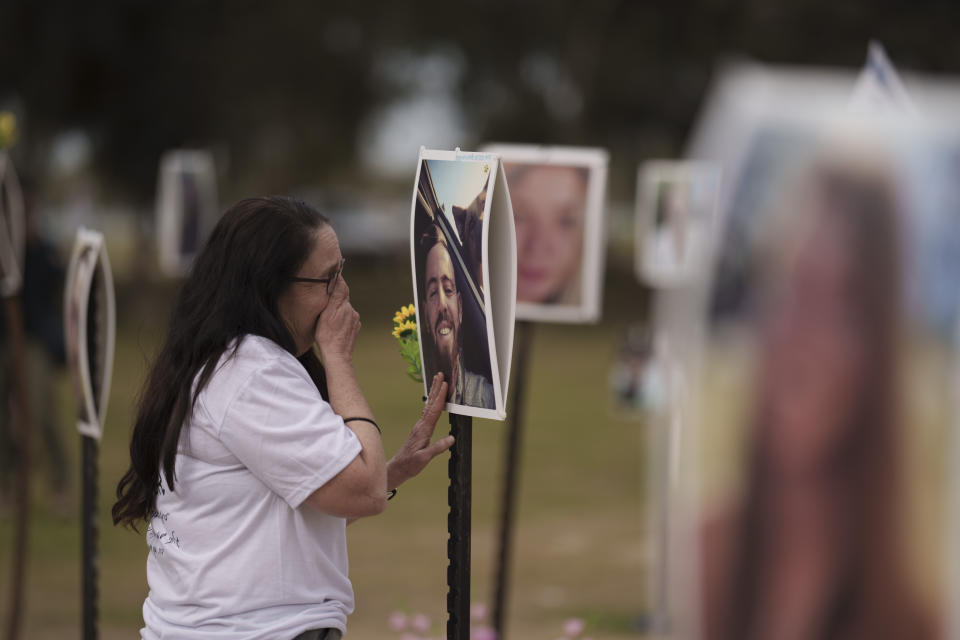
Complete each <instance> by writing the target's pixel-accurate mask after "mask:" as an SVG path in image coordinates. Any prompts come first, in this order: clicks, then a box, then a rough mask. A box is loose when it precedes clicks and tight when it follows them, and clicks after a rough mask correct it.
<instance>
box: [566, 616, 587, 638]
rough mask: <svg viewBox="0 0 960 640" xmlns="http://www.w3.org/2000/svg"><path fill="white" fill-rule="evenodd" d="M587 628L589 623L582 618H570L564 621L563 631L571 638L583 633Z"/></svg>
mask: <svg viewBox="0 0 960 640" xmlns="http://www.w3.org/2000/svg"><path fill="white" fill-rule="evenodd" d="M586 628H587V623H585V622H584V621H583V619H582V618H570V619H569V620H567V621H566V622H564V623H563V633H564V635H566V636H568V637H570V638H575V637H577V636H578V635H580V634H581V633H583V630H584V629H586Z"/></svg>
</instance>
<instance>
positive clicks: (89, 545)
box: [80, 436, 100, 640]
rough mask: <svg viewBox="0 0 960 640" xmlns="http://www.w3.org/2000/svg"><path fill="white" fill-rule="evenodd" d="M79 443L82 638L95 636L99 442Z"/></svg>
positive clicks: (86, 439)
mask: <svg viewBox="0 0 960 640" xmlns="http://www.w3.org/2000/svg"><path fill="white" fill-rule="evenodd" d="M80 440H81V441H82V443H83V479H82V487H83V488H82V491H83V495H82V504H83V516H82V518H83V530H82V533H81V545H82V552H83V640H96V638H97V595H98V594H97V582H98V578H99V575H100V567H99V562H98V558H97V538H98V537H99V536H98V533H99V527H98V525H97V512H98V509H97V486H98V482H97V470H98V465H97V456H98V453H99V446H98V443H97V440H96V439H95V438H91V437H89V436H82V437H81V438H80Z"/></svg>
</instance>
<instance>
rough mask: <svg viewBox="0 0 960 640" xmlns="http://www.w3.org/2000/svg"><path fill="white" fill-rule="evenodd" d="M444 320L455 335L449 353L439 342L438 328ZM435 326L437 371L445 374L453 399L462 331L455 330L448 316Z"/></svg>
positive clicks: (434, 338) (440, 318)
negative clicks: (454, 374)
mask: <svg viewBox="0 0 960 640" xmlns="http://www.w3.org/2000/svg"><path fill="white" fill-rule="evenodd" d="M442 320H446V321H447V322H449V323H450V327H451V333H452V335H453V341H452V343H453V344H452V346H451V348H450V350H449V351H448V350H446V349H444V348H442V347H441V346H440V344H439V343H438V342H437V333H436V327H437V325H439V324H440V322H441V321H442ZM433 326H434V329H433V331H432V334H433V335H432V336H431V337H432V338H433V351H434V354H435V355H436V364H437V371H439V372H440V373H442V374H443V379H444V380H445V381H446V383H447V384H448V385H449V387H450V388H449V390H448V397H451V398H452V397H453V393H454V388H453V384H454V383H453V369H454V367H456V365H457V355H458V352H459V351H460V331H459V328H454V324H453V320H452V318H449V317H448V316H446V314H444V315H441V316H439V317H438V318H437V320H436V322H435V323H434V325H433Z"/></svg>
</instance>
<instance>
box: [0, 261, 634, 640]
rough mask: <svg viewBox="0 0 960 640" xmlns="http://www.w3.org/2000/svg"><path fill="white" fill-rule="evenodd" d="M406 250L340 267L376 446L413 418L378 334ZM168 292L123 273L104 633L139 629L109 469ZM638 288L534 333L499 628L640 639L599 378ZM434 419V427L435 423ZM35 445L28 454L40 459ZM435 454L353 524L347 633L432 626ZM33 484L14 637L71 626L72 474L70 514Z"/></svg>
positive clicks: (614, 282) (490, 431) (438, 548)
mask: <svg viewBox="0 0 960 640" xmlns="http://www.w3.org/2000/svg"><path fill="white" fill-rule="evenodd" d="M405 265H406V263H405V262H402V261H401V262H390V261H387V262H380V263H376V264H371V265H366V266H363V267H357V268H354V269H353V270H352V271H350V272H349V273H348V274H347V277H348V280H349V282H350V286H351V290H352V295H353V300H354V305H355V306H356V308H357V309H358V311H359V312H360V314H361V318H362V321H363V330H362V332H361V336H360V340H359V343H358V347H357V353H356V365H357V370H358V373H359V376H360V382H361V385H362V386H363V388H364V389H365V390H366V392H367V395H368V398H369V400H370V403H371V405H372V406H373V409H374V411H375V413H376V415H377V417H378V419H379V420H380V423H381V425H383V427H384V442H385V444H386V448H387V451H388V455H389V454H390V453H391V452H392V451H395V450H396V448H397V447H398V446H399V445H400V443H401V442H402V440H403V438H404V436H405V433H406V431H407V430H408V429H409V428H410V427H411V426H412V424H413V422H414V421H415V419H416V417H417V416H418V415H419V411H420V407H421V402H420V393H421V392H420V388H419V387H418V386H417V385H416V384H414V383H413V382H411V381H409V380H408V379H407V378H406V377H405V376H404V374H403V370H404V365H403V363H402V361H401V359H400V357H399V355H398V354H397V352H396V347H395V343H394V342H393V338H392V336H391V335H390V331H391V327H392V324H391V318H392V315H393V311H394V310H395V309H396V308H398V307H399V306H400V305H402V304H406V303H409V302H410V300H411V298H410V296H411V287H410V283H409V275H408V273H407V271H406V268H405ZM172 295H173V290H172V288H171V287H170V286H161V285H149V284H148V285H138V286H136V287H134V286H130V285H127V286H125V287H122V288H121V290H120V292H119V299H118V302H119V308H120V318H119V326H118V333H119V335H118V345H117V354H116V362H115V367H114V376H113V386H112V391H111V400H110V405H109V409H108V417H107V424H106V427H105V435H104V439H103V442H102V451H101V464H100V500H101V502H100V505H101V513H100V550H101V558H100V629H101V637H102V638H104V639H105V640H112V639H114V638H134V637H137V629H138V628H139V626H140V624H141V614H140V607H141V605H142V602H143V598H144V597H145V595H146V591H147V585H146V577H145V562H146V547H145V542H144V539H143V536H142V535H138V534H136V533H133V532H129V531H125V530H119V529H116V528H114V527H113V526H112V525H111V524H110V521H109V517H108V514H109V507H110V505H111V504H112V498H113V492H114V489H115V486H116V482H117V480H118V479H119V477H120V475H121V474H122V473H123V471H124V469H125V467H126V455H127V454H126V448H127V438H128V435H129V429H130V424H131V417H132V412H133V406H134V401H135V397H136V393H137V391H138V388H139V386H140V384H141V383H142V380H143V376H144V371H145V367H146V363H147V361H148V359H149V357H150V355H151V354H152V353H153V350H154V348H155V345H156V342H157V340H158V339H159V336H160V333H161V332H162V327H163V324H164V321H165V318H166V316H167V314H168V311H169V307H170V301H171V300H172ZM643 303H644V300H643V294H642V291H641V289H640V287H639V286H638V285H635V284H634V283H633V282H632V281H631V279H630V277H629V276H628V275H622V276H617V275H612V276H610V278H609V281H608V283H607V293H606V304H605V315H604V321H603V323H601V324H599V325H595V326H588V327H582V326H560V325H556V326H550V325H540V326H537V327H536V329H535V335H534V340H533V347H532V351H531V361H530V364H529V378H528V384H527V391H528V397H527V410H526V416H525V419H524V421H523V428H524V436H523V451H522V458H521V467H520V493H519V497H518V505H519V511H518V517H517V520H516V538H515V550H514V552H515V562H514V566H513V571H512V591H511V599H510V605H509V631H510V632H511V637H513V638H521V639H525V640H538V639H544V640H553V639H554V638H557V637H560V636H561V635H562V632H561V629H562V625H563V621H564V620H565V619H567V618H569V617H573V616H576V617H582V618H584V619H585V620H586V621H587V632H586V634H585V635H587V636H592V637H593V638H594V639H596V640H600V639H609V640H613V639H625V638H638V637H640V633H639V632H638V631H637V630H636V620H637V619H638V617H639V616H640V615H641V614H642V613H643V611H644V600H645V590H644V585H645V580H646V577H647V573H646V572H647V568H648V565H649V555H650V553H649V548H648V547H649V545H648V542H647V538H646V536H645V518H644V508H643V507H644V496H645V493H644V479H645V472H644V468H645V465H644V442H645V437H646V436H645V431H644V425H643V423H642V422H639V421H631V420H627V419H624V418H622V417H618V416H616V415H615V414H614V412H613V411H611V406H610V400H609V391H608V387H607V376H608V373H609V370H610V366H611V363H612V358H613V355H614V351H615V347H616V343H617V339H618V338H619V335H620V330H621V329H622V328H623V327H625V326H626V324H628V323H629V322H632V321H635V320H637V319H639V317H640V314H641V313H642V311H643ZM57 389H58V396H57V398H58V400H59V404H60V415H61V421H62V422H63V431H64V437H65V439H66V440H67V441H68V443H69V444H70V453H71V463H72V468H71V475H72V477H76V478H78V480H77V483H78V484H79V470H78V464H79V454H78V450H79V446H78V441H77V436H76V435H75V431H74V429H73V426H72V419H71V418H70V416H72V412H73V402H72V399H71V397H70V395H69V387H68V381H67V380H66V378H65V377H61V378H60V379H58V380H57ZM442 420H444V423H443V425H442V426H441V429H444V430H445V429H446V423H445V420H446V418H445V417H444V418H442ZM504 436H505V430H504V425H503V424H502V423H499V422H493V421H486V420H475V421H474V440H473V446H474V449H473V470H474V473H473V516H472V517H473V540H472V544H473V562H472V572H473V575H472V591H473V601H474V602H485V603H489V602H490V601H491V588H492V584H493V570H494V566H493V563H494V554H495V551H496V549H495V547H496V526H497V517H498V511H497V510H498V504H499V499H500V476H501V457H502V455H503V448H504V447H503V445H504V441H505V438H504ZM40 455H41V452H39V451H38V452H37V453H36V456H35V457H39V456H40ZM446 473H447V465H446V459H445V458H444V459H442V460H440V461H437V462H436V463H434V464H433V465H432V466H431V467H430V468H428V469H427V471H425V472H424V473H423V474H422V475H421V476H420V477H418V478H416V479H414V480H412V481H410V482H409V483H408V484H407V485H405V486H404V487H403V488H402V490H401V492H400V494H399V495H398V497H397V499H395V500H394V501H392V502H391V503H390V504H389V508H388V509H387V511H386V513H385V514H383V515H382V516H379V517H377V518H375V519H370V520H365V521H360V522H357V523H355V524H354V525H352V526H351V527H350V528H349V530H348V538H349V545H350V558H351V577H352V579H353V583H354V588H355V591H356V599H357V607H356V612H355V613H354V614H353V616H352V617H351V619H350V623H349V635H350V637H351V638H357V639H360V640H363V639H374V638H398V637H399V634H396V633H394V632H391V631H389V629H388V626H387V617H388V615H389V614H390V613H391V612H392V611H395V610H401V611H407V612H411V613H412V612H420V613H424V614H426V615H428V616H430V617H431V618H432V620H433V625H434V632H433V634H434V636H436V637H439V636H441V635H442V628H443V624H444V616H445V602H446V514H447V504H446V502H447V501H446V484H447V476H446ZM35 477H36V479H35V481H34V510H33V517H32V520H31V536H30V543H29V544H30V547H29V567H28V570H29V575H28V592H27V595H26V611H25V628H24V633H23V637H24V638H30V639H36V640H45V639H47V638H50V639H52V638H57V639H62V638H73V637H79V635H80V538H79V532H80V529H79V518H78V511H79V506H78V505H79V487H78V488H77V491H76V495H77V498H76V500H75V501H74V504H72V505H70V508H69V509H68V512H69V513H68V514H67V515H64V514H63V513H62V512H61V511H62V510H59V509H54V508H53V505H52V504H51V502H50V501H49V499H48V497H47V495H46V493H45V491H44V489H45V487H44V483H43V481H42V477H40V472H39V470H37V474H36V476H35ZM11 532H12V527H11V517H10V512H9V510H8V511H6V512H4V514H3V517H2V520H0V606H2V607H3V609H4V611H5V609H6V606H7V602H8V599H9V591H10V582H9V580H10V577H9V566H10V549H11Z"/></svg>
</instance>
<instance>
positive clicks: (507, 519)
mask: <svg viewBox="0 0 960 640" xmlns="http://www.w3.org/2000/svg"><path fill="white" fill-rule="evenodd" d="M532 336H533V324H532V323H530V322H528V321H526V320H521V321H519V322H517V361H516V367H515V369H514V383H513V402H512V403H511V409H510V415H509V417H508V418H507V446H506V450H505V452H504V459H503V475H502V477H503V491H502V493H501V498H500V535H499V543H500V547H499V550H498V553H497V566H496V571H495V573H494V575H495V580H496V583H495V586H494V592H493V628H494V630H495V631H496V632H497V639H498V640H503V639H504V638H506V626H507V601H508V596H509V591H510V590H509V583H510V561H511V559H512V557H511V551H512V547H513V519H514V512H515V511H516V504H517V498H516V497H517V484H518V475H519V471H518V469H517V467H518V466H519V465H518V464H517V461H518V460H519V459H520V446H521V444H522V442H523V440H522V438H521V435H522V430H523V422H522V419H523V405H524V400H525V390H526V389H525V387H526V384H525V383H526V378H527V354H528V352H529V345H530V340H531V338H532Z"/></svg>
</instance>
